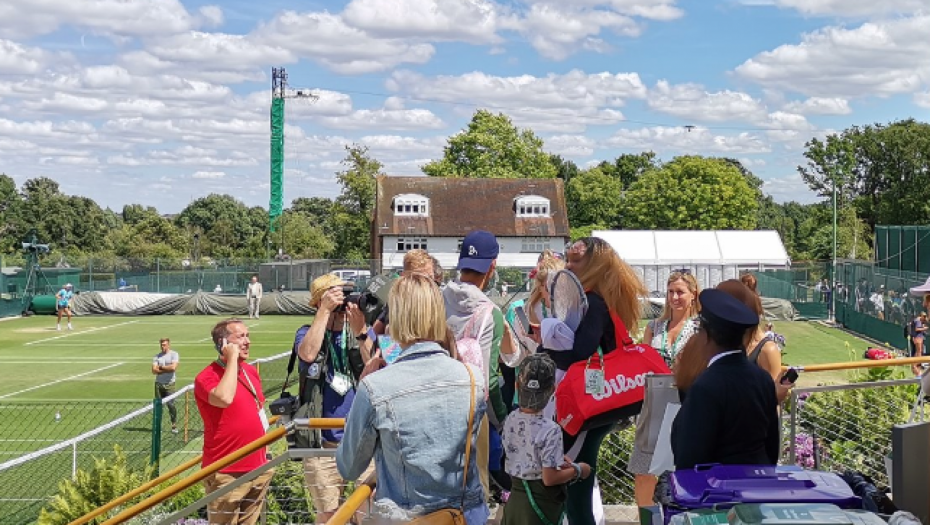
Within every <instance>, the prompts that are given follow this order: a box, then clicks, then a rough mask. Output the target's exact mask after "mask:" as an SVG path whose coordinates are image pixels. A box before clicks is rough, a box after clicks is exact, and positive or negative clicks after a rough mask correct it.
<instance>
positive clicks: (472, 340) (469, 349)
mask: <svg viewBox="0 0 930 525" xmlns="http://www.w3.org/2000/svg"><path fill="white" fill-rule="evenodd" d="M479 317H481V325H480V326H479V327H478V331H477V332H475V331H474V326H475V319H477V318H479ZM493 317H494V305H493V304H488V305H487V306H485V307H484V308H481V309H479V310H478V311H476V312H475V313H473V314H472V316H471V319H469V320H468V322H467V323H465V328H463V329H462V335H461V337H459V338H457V339H456V340H455V349H456V352H458V355H459V360H461V361H462V362H463V363H465V364H469V365H473V366H475V367H476V368H477V369H478V370H480V371H481V377H483V378H484V380H485V382H487V378H488V370H487V369H486V368H487V367H486V366H485V364H484V351H483V350H482V349H481V334H482V333H484V327H485V326H487V323H488V320H489V319H492V318H493ZM487 396H488V392H487V388H485V399H487Z"/></svg>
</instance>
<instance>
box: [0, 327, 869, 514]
mask: <svg viewBox="0 0 930 525" xmlns="http://www.w3.org/2000/svg"><path fill="white" fill-rule="evenodd" d="M223 318H225V317H210V316H151V317H116V316H113V317H82V318H75V320H74V323H73V324H74V328H75V329H74V330H73V331H67V330H65V331H60V332H59V331H56V330H55V319H54V318H53V317H47V316H41V317H31V318H25V319H14V320H9V321H4V322H0V341H3V345H2V347H0V365H2V367H3V370H4V372H5V373H4V377H5V379H6V380H5V381H4V382H3V383H0V464H2V463H3V462H6V461H9V460H13V459H15V458H18V457H20V456H22V455H23V454H26V453H29V452H33V451H36V450H40V449H43V448H45V447H48V446H51V445H54V444H56V443H60V442H63V441H65V440H68V439H70V438H73V437H75V436H78V435H80V434H82V433H84V432H88V431H90V430H92V429H95V428H97V427H99V426H100V425H104V424H106V423H109V422H111V421H113V420H116V419H117V418H120V417H123V416H125V415H127V414H129V413H131V412H133V411H135V410H139V409H144V408H145V407H147V406H150V405H151V402H152V397H153V393H154V391H153V382H154V377H153V376H152V374H151V364H152V359H153V357H154V356H155V354H156V353H157V352H158V340H159V339H160V338H162V337H168V338H170V339H171V342H172V348H173V349H174V350H176V351H178V352H179V354H180V356H181V366H180V368H179V370H178V380H177V386H178V388H179V389H180V388H181V387H183V386H185V385H188V384H190V383H191V382H192V381H193V378H194V376H195V375H196V374H197V373H198V372H199V371H200V370H201V369H202V368H203V367H204V366H206V365H207V364H208V363H209V362H210V361H212V360H213V359H214V358H215V356H216V352H215V350H214V349H213V344H212V342H211V341H210V329H211V328H212V326H213V325H214V324H215V323H216V322H217V321H219V320H221V319H223ZM308 321H309V319H308V318H301V317H296V316H266V317H264V318H262V319H260V320H248V319H246V320H245V322H246V324H247V325H248V326H249V327H250V332H251V341H252V345H251V356H250V360H254V359H259V358H263V357H269V356H273V355H277V354H281V353H282V352H288V351H289V350H290V348H291V344H292V341H293V336H294V332H295V330H296V329H297V328H298V327H299V326H300V325H301V324H303V323H305V322H308ZM776 331H778V332H779V333H782V334H783V335H785V337H786V338H787V342H788V345H787V348H786V354H785V362H786V363H787V364H804V365H808V364H816V363H831V362H843V361H849V360H858V359H860V358H861V355H862V352H863V351H864V350H865V348H866V347H868V346H870V345H869V343H867V342H866V341H864V340H862V339H859V338H856V337H854V336H851V335H849V334H846V333H844V332H842V331H839V330H835V329H831V328H828V327H825V326H821V325H818V324H814V323H806V322H778V323H776ZM847 343H849V348H847ZM285 367H286V360H283V359H282V360H279V361H276V362H274V369H273V370H272V371H269V370H270V369H271V367H270V366H269V367H267V368H266V369H263V372H262V375H263V377H265V376H266V373H269V374H272V375H273V377H274V378H275V379H276V381H277V384H278V385H280V384H281V383H280V381H282V380H283V374H284V368H285ZM278 375H280V376H281V377H277V376H278ZM846 379H847V376H846V374H845V373H822V374H802V376H801V380H800V383H801V384H803V385H811V384H817V383H836V382H845V381H846ZM269 383H270V381H268V380H265V390H266V392H270V389H269V386H270V385H269ZM278 388H280V387H278ZM271 395H274V396H276V393H274V394H270V396H271ZM270 396H269V397H270ZM179 401H180V402H179V404H178V408H179V412H180V414H179V417H180V419H181V427H182V429H184V430H186V432H185V431H182V432H181V433H180V434H177V435H176V434H171V433H170V432H169V429H170V426H169V425H168V421H167V418H168V415H167V412H166V413H165V414H164V415H163V416H162V421H163V424H162V432H161V441H162V454H163V457H166V455H169V454H170V455H173V456H175V457H174V458H173V460H172V461H171V463H177V462H178V460H177V458H178V457H180V458H182V459H186V458H188V457H190V454H194V453H197V452H199V440H198V438H199V436H200V429H201V427H202V423H201V421H200V418H199V415H198V414H197V411H196V406H195V404H194V402H193V399H192V397H191V398H188V399H187V400H181V399H179ZM56 413H57V414H60V416H61V417H60V419H57V420H56ZM152 424H153V418H152V413H151V412H145V413H144V414H142V415H140V416H138V417H136V418H133V419H131V420H127V421H126V422H124V423H121V424H120V425H118V426H116V427H114V428H113V429H112V430H111V431H107V432H106V433H105V434H101V437H100V438H95V439H92V440H88V441H87V442H82V443H81V444H80V447H74V448H72V447H68V448H65V449H62V450H61V451H60V452H57V453H55V454H52V455H50V456H46V457H44V458H42V459H39V460H37V461H32V462H29V463H27V464H24V465H22V466H18V467H15V468H12V469H9V470H6V471H0V485H2V486H3V487H4V488H3V489H2V490H0V514H2V515H5V516H13V515H23V513H22V511H23V509H24V507H30V509H29V510H28V511H26V512H25V514H31V515H32V516H35V515H36V514H37V512H38V510H37V509H38V507H40V506H41V505H42V504H43V503H44V501H45V499H46V498H47V497H48V496H49V495H51V494H53V493H54V492H55V490H56V485H57V482H58V480H60V479H63V478H66V477H68V476H70V474H71V469H72V468H73V465H74V464H75V463H76V464H77V465H78V466H79V467H82V468H86V467H88V466H90V464H91V458H92V457H93V456H95V455H97V456H109V455H111V453H112V449H113V448H112V447H113V445H114V444H120V445H121V446H122V447H123V448H124V449H125V450H126V451H127V453H129V455H130V456H131V459H133V463H134V464H137V465H144V464H145V463H146V462H147V461H148V458H149V450H150V445H151V442H152ZM33 512H34V513H33ZM17 522H18V521H17ZM22 522H23V523H27V522H28V521H22Z"/></svg>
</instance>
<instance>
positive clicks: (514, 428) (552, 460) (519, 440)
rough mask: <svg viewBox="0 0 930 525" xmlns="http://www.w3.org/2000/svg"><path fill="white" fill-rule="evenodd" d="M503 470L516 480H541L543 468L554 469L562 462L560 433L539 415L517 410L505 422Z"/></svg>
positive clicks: (553, 423)
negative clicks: (505, 452)
mask: <svg viewBox="0 0 930 525" xmlns="http://www.w3.org/2000/svg"><path fill="white" fill-rule="evenodd" d="M502 437H503V443H504V450H506V451H507V461H506V464H505V465H504V470H505V471H506V472H507V473H508V474H510V475H511V476H514V477H516V478H520V479H525V480H536V479H542V469H543V468H557V467H558V466H560V465H561V464H562V463H563V462H564V457H565V454H564V452H563V451H562V429H561V428H559V425H557V424H556V422H555V421H553V420H552V419H551V418H547V417H546V416H544V415H543V414H542V413H539V414H527V413H525V412H521V411H520V410H516V411H514V412H511V413H510V415H509V416H507V419H506V420H505V421H504V434H503V436H502Z"/></svg>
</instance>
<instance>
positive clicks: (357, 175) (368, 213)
mask: <svg viewBox="0 0 930 525" xmlns="http://www.w3.org/2000/svg"><path fill="white" fill-rule="evenodd" d="M342 164H343V165H344V166H345V167H346V169H345V170H344V171H341V172H339V173H337V174H336V180H338V181H339V184H340V185H341V186H342V193H341V194H340V195H339V197H337V198H336V203H335V205H334V206H333V207H332V210H333V212H332V225H333V231H334V232H335V235H334V238H333V240H334V241H335V245H336V249H335V255H336V257H338V258H343V259H352V260H364V259H369V258H370V257H371V220H372V214H373V212H374V208H375V198H376V193H377V184H378V183H377V179H378V177H379V176H384V173H383V172H382V171H381V168H382V167H383V165H382V164H381V163H380V162H378V161H377V160H375V159H373V158H371V156H370V155H369V154H368V147H366V146H360V145H357V144H356V145H352V146H346V157H345V159H343V161H342Z"/></svg>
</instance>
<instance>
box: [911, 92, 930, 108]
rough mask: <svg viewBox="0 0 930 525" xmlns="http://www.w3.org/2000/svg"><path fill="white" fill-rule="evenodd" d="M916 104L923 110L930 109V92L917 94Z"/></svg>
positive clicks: (915, 97)
mask: <svg viewBox="0 0 930 525" xmlns="http://www.w3.org/2000/svg"><path fill="white" fill-rule="evenodd" d="M914 104H917V105H918V106H920V107H922V108H927V109H930V91H924V92H921V93H915V94H914Z"/></svg>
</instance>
